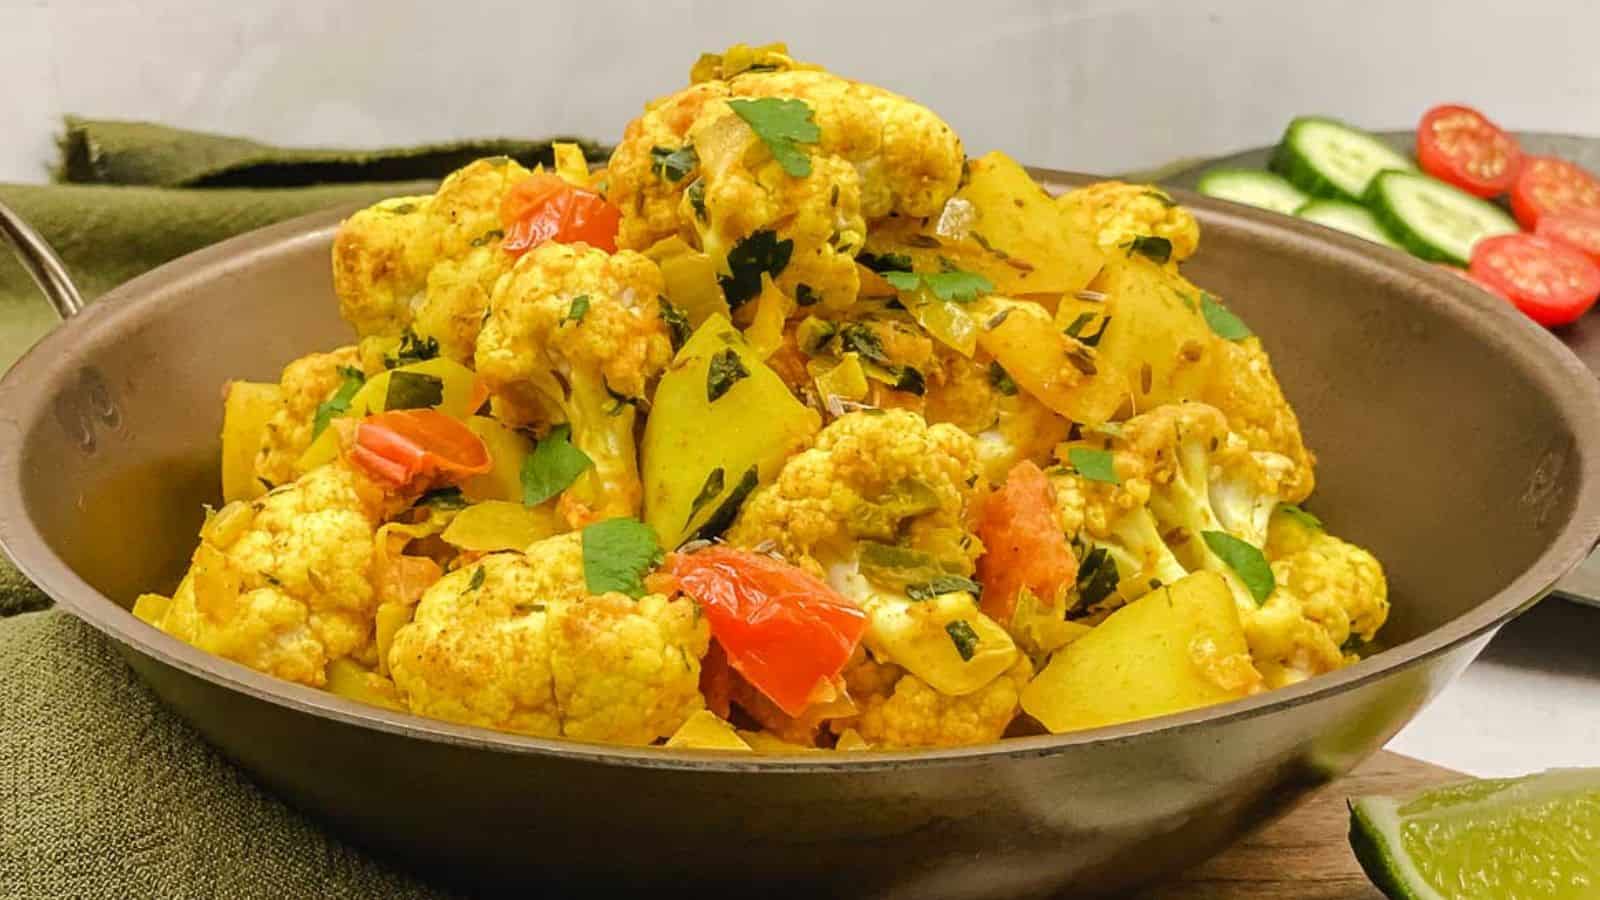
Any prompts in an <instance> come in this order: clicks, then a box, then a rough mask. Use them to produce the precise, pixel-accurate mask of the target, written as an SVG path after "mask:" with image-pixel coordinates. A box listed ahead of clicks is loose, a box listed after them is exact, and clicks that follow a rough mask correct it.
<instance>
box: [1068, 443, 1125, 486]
mask: <svg viewBox="0 0 1600 900" xmlns="http://www.w3.org/2000/svg"><path fill="white" fill-rule="evenodd" d="M1067 462H1068V463H1070V464H1071V465H1072V468H1073V469H1076V470H1077V472H1078V474H1079V475H1082V476H1083V477H1085V478H1087V479H1089V480H1090V481H1103V482H1105V483H1106V484H1121V483H1122V479H1120V478H1118V477H1117V466H1116V460H1115V458H1114V457H1113V456H1112V455H1111V451H1110V450H1095V449H1093V448H1090V447H1072V448H1070V449H1069V450H1067Z"/></svg>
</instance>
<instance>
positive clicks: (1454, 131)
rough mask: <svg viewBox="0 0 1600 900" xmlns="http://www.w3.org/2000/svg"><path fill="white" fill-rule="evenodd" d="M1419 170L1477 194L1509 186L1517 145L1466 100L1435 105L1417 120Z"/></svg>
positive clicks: (1518, 164) (1518, 158)
mask: <svg viewBox="0 0 1600 900" xmlns="http://www.w3.org/2000/svg"><path fill="white" fill-rule="evenodd" d="M1417 163H1418V164H1419V165H1421V166H1422V171H1424V172H1427V173H1428V174H1429V175H1432V176H1433V177H1435V178H1437V179H1439V180H1440V181H1445V182H1449V183H1450V184H1453V185H1455V186H1456V187H1458V188H1461V189H1462V190H1463V191H1466V192H1467V193H1469V194H1472V195H1474V196H1478V197H1498V196H1499V195H1501V194H1504V193H1505V192H1506V191H1509V190H1511V185H1512V184H1514V183H1515V182H1516V180H1517V172H1518V171H1519V170H1520V169H1521V168H1522V148H1521V147H1519V146H1517V141H1516V138H1513V137H1512V136H1511V135H1509V134H1506V133H1505V132H1504V131H1502V130H1500V127H1499V126H1498V125H1495V124H1494V123H1493V122H1491V121H1489V120H1488V118H1486V117H1485V116H1484V115H1483V113H1480V112H1478V111H1477V110H1475V109H1473V108H1472V107H1470V106H1455V105H1445V106H1435V107H1434V108H1433V109H1430V110H1428V111H1427V112H1426V113H1424V114H1423V116H1422V124H1420V125H1418V126H1417Z"/></svg>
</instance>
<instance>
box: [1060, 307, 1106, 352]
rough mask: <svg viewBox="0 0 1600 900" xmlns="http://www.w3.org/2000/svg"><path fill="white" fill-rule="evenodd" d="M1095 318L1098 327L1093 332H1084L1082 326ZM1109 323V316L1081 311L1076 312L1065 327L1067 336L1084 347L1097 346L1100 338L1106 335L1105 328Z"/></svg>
mask: <svg viewBox="0 0 1600 900" xmlns="http://www.w3.org/2000/svg"><path fill="white" fill-rule="evenodd" d="M1097 318H1098V319H1099V320H1100V327H1099V328H1097V329H1095V331H1094V333H1092V334H1084V333H1083V329H1084V326H1086V325H1088V324H1089V323H1090V322H1093V321H1094V320H1095V319H1097ZM1110 325H1111V317H1110V316H1101V315H1100V314H1099V313H1092V312H1081V313H1078V315H1077V316H1076V317H1074V318H1073V320H1072V323H1071V324H1070V325H1068V326H1067V327H1066V333H1067V337H1070V338H1073V339H1074V340H1076V341H1077V342H1078V343H1080V344H1082V345H1084V346H1085V347H1098V346H1099V345H1100V339H1101V338H1103V337H1105V336H1106V328H1107V327H1109V326H1110Z"/></svg>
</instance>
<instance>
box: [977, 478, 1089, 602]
mask: <svg viewBox="0 0 1600 900" xmlns="http://www.w3.org/2000/svg"><path fill="white" fill-rule="evenodd" d="M1055 508H1056V500H1055V489H1054V488H1052V487H1051V486H1050V479H1048V478H1046V477H1045V475H1044V472H1042V471H1040V470H1039V467H1038V466H1036V465H1034V464H1033V463H1032V462H1028V461H1023V462H1020V463H1017V464H1016V465H1015V466H1012V467H1011V471H1010V472H1007V473H1006V483H1005V484H1004V485H1002V486H1001V487H1000V489H999V490H997V491H995V492H994V493H993V494H990V495H989V496H988V497H986V498H984V501H983V503H982V504H981V505H980V506H979V508H978V515H977V527H976V529H975V530H976V531H977V534H978V539H979V540H981V541H983V546H984V553H983V556H981V557H979V558H978V581H980V582H982V584H983V611H984V612H985V613H987V614H988V615H989V617H990V618H992V619H995V620H996V621H999V622H1009V621H1011V614H1012V613H1013V612H1015V611H1016V608H1017V596H1018V595H1019V593H1020V592H1021V591H1022V589H1023V588H1027V589H1028V591H1029V592H1030V593H1032V594H1033V595H1034V596H1035V597H1037V598H1039V599H1040V600H1041V601H1042V602H1044V603H1045V604H1047V605H1049V604H1054V603H1056V602H1057V601H1058V600H1059V599H1060V597H1061V590H1062V588H1064V587H1065V586H1066V585H1068V584H1071V583H1072V581H1073V579H1074V578H1076V577H1077V573H1078V561H1077V560H1076V559H1074V558H1073V556H1072V548H1071V547H1069V546H1067V538H1066V535H1065V534H1063V533H1062V531H1061V526H1060V524H1058V523H1057V522H1056V516H1055Z"/></svg>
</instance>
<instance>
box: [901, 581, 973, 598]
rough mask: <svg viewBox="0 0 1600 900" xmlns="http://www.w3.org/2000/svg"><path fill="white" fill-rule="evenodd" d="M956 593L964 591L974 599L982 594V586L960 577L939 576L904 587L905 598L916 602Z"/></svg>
mask: <svg viewBox="0 0 1600 900" xmlns="http://www.w3.org/2000/svg"><path fill="white" fill-rule="evenodd" d="M957 591H965V592H967V593H969V594H971V595H972V596H974V597H976V596H978V595H979V594H982V593H983V585H981V584H979V583H977V582H976V581H973V580H972V579H971V578H963V577H961V576H960V575H940V576H938V577H937V578H933V579H931V580H928V581H924V582H921V583H919V584H908V585H906V596H907V597H909V598H911V599H912V600H917V601H921V600H932V599H933V598H935V597H938V596H942V595H944V594H953V593H956V592H957Z"/></svg>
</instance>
